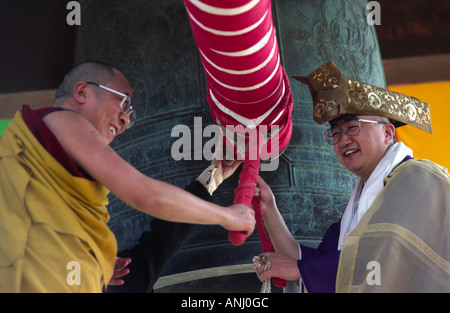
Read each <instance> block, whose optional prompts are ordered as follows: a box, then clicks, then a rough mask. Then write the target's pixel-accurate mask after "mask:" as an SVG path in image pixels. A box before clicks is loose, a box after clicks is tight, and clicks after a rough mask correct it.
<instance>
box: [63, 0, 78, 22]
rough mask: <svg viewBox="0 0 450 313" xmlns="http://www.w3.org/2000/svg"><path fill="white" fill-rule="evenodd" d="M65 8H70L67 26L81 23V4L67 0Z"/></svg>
mask: <svg viewBox="0 0 450 313" xmlns="http://www.w3.org/2000/svg"><path fill="white" fill-rule="evenodd" d="M66 9H67V10H70V12H69V14H67V17H66V22H67V25H69V26H74V25H77V26H80V25H81V5H80V3H79V2H78V1H69V2H68V3H67V5H66Z"/></svg>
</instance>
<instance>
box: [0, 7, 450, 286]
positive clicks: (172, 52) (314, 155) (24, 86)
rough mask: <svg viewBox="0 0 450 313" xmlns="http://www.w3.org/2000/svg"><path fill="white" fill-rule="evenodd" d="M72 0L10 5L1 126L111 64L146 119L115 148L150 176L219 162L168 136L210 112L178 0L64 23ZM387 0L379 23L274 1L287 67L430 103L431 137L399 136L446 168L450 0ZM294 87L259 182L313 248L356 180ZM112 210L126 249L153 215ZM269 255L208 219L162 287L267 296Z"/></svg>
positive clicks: (227, 199) (184, 180) (85, 10)
mask: <svg viewBox="0 0 450 313" xmlns="http://www.w3.org/2000/svg"><path fill="white" fill-rule="evenodd" d="M67 2H68V1H67ZM67 2H66V1H59V3H58V4H56V2H55V1H52V0H40V1H39V3H38V4H37V3H36V1H31V0H30V1H28V0H18V1H17V0H1V1H0V29H1V30H2V31H1V32H0V40H1V42H2V43H5V44H4V45H3V47H4V48H3V49H1V51H0V62H1V67H0V68H1V69H2V70H1V71H0V120H2V121H3V122H2V123H1V124H0V132H1V128H2V125H5V124H6V123H7V121H8V119H10V118H12V116H13V114H14V112H15V110H16V109H17V108H18V107H19V106H20V105H21V104H23V103H27V104H29V105H31V106H32V107H35V108H38V107H42V106H49V105H52V100H51V99H52V97H53V95H54V90H55V89H56V87H57V86H58V84H59V83H60V81H61V80H62V79H63V77H64V75H65V74H66V73H67V72H68V71H69V70H70V68H71V67H72V66H73V64H74V63H78V62H79V61H82V60H85V59H97V60H102V61H105V62H108V63H111V64H113V65H115V66H117V67H119V68H121V69H122V71H123V72H124V73H125V74H126V75H127V76H128V77H129V79H130V82H131V84H132V86H133V87H134V91H135V103H136V107H137V113H138V122H137V123H136V125H135V126H134V127H133V128H131V129H130V130H129V131H127V132H126V133H124V134H123V135H122V136H120V137H118V138H117V139H116V140H115V142H114V143H113V147H114V149H115V150H116V151H117V152H118V153H119V154H121V155H122V156H123V157H124V158H125V159H127V160H128V161H129V162H130V163H131V164H133V165H134V166H135V167H137V168H138V169H139V170H141V171H142V172H144V173H145V174H147V175H149V176H151V177H153V178H156V179H161V180H164V181H167V182H170V183H172V184H174V185H177V186H179V187H182V188H183V187H185V186H186V185H187V184H188V183H189V182H190V181H191V180H193V179H195V177H196V176H197V175H198V174H199V173H200V172H201V171H202V170H203V169H204V168H205V167H206V166H207V165H208V164H209V162H208V161H206V160H190V161H178V162H175V161H174V160H173V159H172V157H171V156H170V148H171V145H172V144H173V142H174V141H175V140H176V139H177V138H171V136H170V132H171V130H172V128H173V127H174V126H175V125H178V124H183V125H188V126H189V127H191V129H193V118H194V117H199V116H200V117H202V121H203V127H205V126H206V125H208V124H210V123H211V121H210V114H209V107H208V104H207V103H206V100H205V97H204V95H205V91H206V85H205V80H204V73H203V69H202V67H201V62H200V59H199V57H198V52H197V50H196V46H195V42H194V40H193V37H192V32H191V29H190V26H189V23H188V19H187V16H186V13H185V10H184V6H183V3H182V1H181V0H161V1H143V0H142V1H139V0H133V1H117V0H108V1H105V0H103V1H102V0H95V1H93V0H85V1H79V2H80V4H81V7H82V17H81V26H68V25H67V23H66V16H67V14H68V13H69V11H68V10H66V7H65V6H66V4H67ZM378 2H379V3H380V5H381V25H379V26H376V27H369V26H368V25H367V23H366V20H365V14H366V13H368V11H366V10H365V4H366V1H356V0H347V1H344V0H343V1H336V0H328V1H326V0H324V1H306V0H304V1H299V0H282V1H280V0H273V1H272V4H273V15H274V22H275V27H276V28H277V36H278V37H277V39H278V43H279V46H280V54H281V60H282V64H283V67H284V68H285V69H286V72H287V74H288V75H289V76H292V75H306V74H309V73H310V72H311V71H312V70H314V69H315V68H317V67H318V66H320V65H322V64H323V63H325V62H327V61H329V60H333V61H334V62H335V63H336V64H337V65H338V67H339V68H340V69H341V70H342V71H343V73H344V75H345V76H347V77H352V78H355V79H359V80H363V81H366V82H368V83H372V84H374V85H378V86H381V87H384V86H386V85H388V86H389V88H390V89H392V90H397V91H400V92H404V93H405V94H408V95H411V96H415V97H417V98H419V99H421V100H422V101H424V102H429V103H430V104H431V114H432V122H433V128H434V132H435V133H434V134H433V135H429V134H427V133H424V132H421V131H416V130H415V129H410V128H408V127H404V128H401V129H399V133H398V136H399V139H400V140H403V141H405V143H407V144H408V145H409V146H411V147H412V148H413V149H414V150H415V152H416V154H415V156H416V157H422V158H428V159H431V160H433V161H436V162H438V163H440V164H442V165H444V166H446V167H450V160H449V159H450V157H449V155H450V154H449V152H450V151H449V148H448V147H445V146H444V145H443V144H442V143H443V142H448V140H446V138H444V136H446V134H447V132H448V129H449V126H448V125H446V124H448V123H446V122H445V121H444V119H443V117H445V116H446V114H445V113H448V109H446V105H447V103H448V102H449V95H448V94H449V87H450V42H449V41H450V36H449V35H450V34H449V32H450V28H449V27H448V21H449V20H450V19H449V17H450V16H449V12H450V2H449V1H446V0H431V1H430V0H428V1H427V0H423V1H420V0H407V1H406V0H405V1H403V0H402V1H400V0H397V1H389V0H384V1H378ZM291 88H292V92H293V95H294V112H293V119H294V124H295V125H294V134H293V137H292V139H291V143H290V145H289V147H288V149H287V151H286V152H285V153H284V154H283V156H282V157H281V159H280V166H279V168H278V170H277V171H276V172H267V173H263V177H264V178H265V179H266V181H267V182H268V183H269V184H270V185H271V186H272V189H273V191H274V193H275V195H276V198H277V201H278V206H279V208H280V210H281V211H282V214H283V217H284V218H285V220H286V222H287V224H288V226H289V228H290V229H291V231H292V233H293V234H294V236H295V237H296V238H297V239H298V240H299V241H301V242H302V243H305V244H309V245H313V246H314V245H316V244H317V243H318V242H319V240H320V238H321V236H322V235H323V233H324V232H325V230H326V229H327V227H328V226H329V225H330V224H331V223H332V222H335V221H337V219H338V218H339V216H340V213H341V211H342V210H343V208H344V207H345V204H346V202H347V200H348V197H349V195H350V193H351V189H352V185H353V182H354V180H355V177H354V176H353V175H351V174H349V173H348V172H347V171H346V170H345V169H344V168H343V167H342V166H341V165H340V164H339V163H338V162H337V160H336V159H335V156H334V152H333V150H332V148H331V147H330V146H327V145H326V143H325V141H324V140H323V138H322V134H323V130H324V128H326V126H323V127H322V126H318V125H316V124H315V123H314V122H313V121H312V108H311V103H310V102H311V98H310V95H309V92H308V91H307V88H306V87H305V86H303V85H301V84H300V83H298V82H296V81H292V80H291ZM192 156H193V158H194V154H192ZM236 184H237V175H235V176H234V177H233V178H231V179H229V180H228V181H226V182H225V183H224V184H223V185H221V187H220V188H219V190H217V191H216V193H215V201H216V202H217V203H220V204H223V205H227V204H231V202H232V198H233V189H234V188H235V186H236ZM109 210H110V213H111V221H110V227H111V228H112V230H113V231H114V232H115V234H116V236H117V240H118V243H119V248H120V249H125V248H129V247H131V246H133V245H134V244H136V243H137V239H138V237H139V235H140V234H141V233H142V232H143V231H151V228H150V226H149V224H150V221H151V219H152V218H151V217H150V216H146V215H144V214H141V213H138V212H136V211H135V210H133V209H132V208H129V207H128V206H127V205H125V204H124V203H122V202H121V201H120V200H118V199H117V198H115V197H114V196H111V197H110V205H109ZM259 251H260V246H259V242H258V239H257V234H256V231H255V233H254V234H253V235H252V237H251V238H249V239H248V240H247V241H246V243H245V244H244V245H243V246H241V247H234V246H232V245H231V244H230V243H229V242H228V240H227V233H226V232H225V231H224V230H223V229H222V228H220V227H214V226H202V227H199V228H198V230H197V231H196V232H195V233H194V235H193V236H192V237H191V238H190V239H189V240H188V241H187V242H186V244H185V245H184V246H183V247H182V249H180V251H179V253H178V254H177V255H176V256H175V257H174V259H173V260H172V261H171V262H170V263H169V264H168V266H167V268H166V271H165V273H164V275H165V276H166V277H165V279H162V280H161V282H159V285H158V286H157V287H159V289H157V290H159V291H161V292H164V291H165V292H169V291H185V290H188V291H202V290H207V291H218V292H219V291H236V289H233V288H236V287H235V286H236V282H237V281H243V280H242V279H243V278H244V277H245V281H246V282H247V286H249V287H250V289H245V288H242V290H244V291H247V290H253V291H257V290H258V288H259V282H258V281H257V280H256V277H255V275H254V274H247V273H248V272H249V266H248V265H249V263H250V262H251V256H253V255H256V254H258V253H259ZM250 270H251V269H250ZM208 277H211V278H208ZM199 278H204V279H203V280H198V279H199ZM218 282H220V283H218ZM175 283H178V284H175ZM173 284H174V285H173ZM238 284H239V283H238ZM212 286H219V287H212ZM208 288H209V289H208ZM211 288H212V289H211ZM214 288H217V289H214ZM255 288H256V289H255Z"/></svg>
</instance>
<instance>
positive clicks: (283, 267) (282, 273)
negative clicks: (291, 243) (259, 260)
mask: <svg viewBox="0 0 450 313" xmlns="http://www.w3.org/2000/svg"><path fill="white" fill-rule="evenodd" d="M263 254H264V255H265V256H266V260H267V261H268V262H270V268H269V269H268V270H267V271H262V272H259V271H258V270H256V275H258V278H259V279H260V280H261V281H262V282H263V281H265V280H266V279H267V278H269V277H279V278H282V279H285V280H291V281H296V280H299V279H300V272H299V270H298V266H297V260H295V259H292V258H290V257H288V256H285V255H283V254H280V253H275V252H273V253H268V252H265V253H263ZM263 254H261V256H262V255H263ZM261 256H260V257H261Z"/></svg>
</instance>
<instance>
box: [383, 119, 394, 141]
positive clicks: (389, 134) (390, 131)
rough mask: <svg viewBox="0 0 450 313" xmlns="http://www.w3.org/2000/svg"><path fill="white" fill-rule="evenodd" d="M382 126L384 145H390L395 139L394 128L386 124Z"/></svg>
mask: <svg viewBox="0 0 450 313" xmlns="http://www.w3.org/2000/svg"><path fill="white" fill-rule="evenodd" d="M384 126H385V136H386V143H391V142H393V140H394V138H395V126H394V125H392V124H386V125H384Z"/></svg>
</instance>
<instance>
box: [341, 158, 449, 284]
mask: <svg viewBox="0 0 450 313" xmlns="http://www.w3.org/2000/svg"><path fill="white" fill-rule="evenodd" d="M449 195H450V176H449V174H448V172H447V170H446V169H445V168H443V167H440V166H439V165H436V164H435V163H433V162H430V161H427V160H419V159H412V160H409V161H407V162H404V163H402V164H401V165H399V166H398V167H397V168H395V169H394V171H393V172H392V173H391V175H389V177H387V178H386V179H385V188H384V189H383V191H382V192H381V193H380V194H379V195H378V197H377V198H376V200H375V201H374V203H373V205H372V206H371V208H370V209H369V210H368V211H367V212H366V214H365V215H364V216H363V218H362V219H361V221H360V222H359V223H358V225H357V226H356V228H355V229H354V230H353V231H352V232H351V233H350V234H348V235H347V236H346V237H345V239H344V243H343V246H342V250H341V256H340V260H339V268H338V274H337V283H336V291H337V292H450V199H449Z"/></svg>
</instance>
